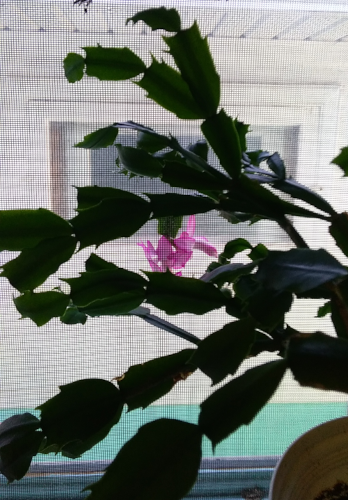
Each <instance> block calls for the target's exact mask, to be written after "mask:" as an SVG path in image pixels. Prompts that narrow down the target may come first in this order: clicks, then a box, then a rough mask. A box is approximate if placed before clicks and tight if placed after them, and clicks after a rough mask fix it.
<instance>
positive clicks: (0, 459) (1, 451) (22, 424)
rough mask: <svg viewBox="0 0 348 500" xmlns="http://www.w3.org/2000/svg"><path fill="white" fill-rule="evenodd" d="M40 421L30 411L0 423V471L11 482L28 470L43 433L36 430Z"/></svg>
mask: <svg viewBox="0 0 348 500" xmlns="http://www.w3.org/2000/svg"><path fill="white" fill-rule="evenodd" d="M39 427H40V421H39V420H38V419H37V418H36V417H34V415H31V414H30V413H23V414H22V415H14V416H13V417H10V418H8V419H6V420H4V421H3V422H2V423H1V425H0V472H1V474H3V475H4V476H5V477H6V478H7V479H8V481H9V482H10V483H11V482H12V481H14V480H15V479H17V480H19V479H21V478H22V477H23V476H24V475H25V474H26V473H27V471H28V469H29V466H30V464H31V460H32V457H33V456H34V455H36V454H37V452H38V449H39V446H40V444H41V441H42V439H43V433H42V432H37V429H38V428H39Z"/></svg>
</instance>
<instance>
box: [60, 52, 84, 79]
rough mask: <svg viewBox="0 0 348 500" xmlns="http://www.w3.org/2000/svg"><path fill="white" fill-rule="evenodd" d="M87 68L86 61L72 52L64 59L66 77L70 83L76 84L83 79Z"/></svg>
mask: <svg viewBox="0 0 348 500" xmlns="http://www.w3.org/2000/svg"><path fill="white" fill-rule="evenodd" d="M84 68H85V59H84V58H83V57H82V56H80V54H75V53H74V52H70V53H69V54H68V55H67V56H66V58H65V59H64V71H65V76H66V78H67V80H68V82H69V83H75V82H78V81H79V80H81V79H82V77H83V70H84Z"/></svg>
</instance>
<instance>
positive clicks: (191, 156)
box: [169, 136, 231, 189]
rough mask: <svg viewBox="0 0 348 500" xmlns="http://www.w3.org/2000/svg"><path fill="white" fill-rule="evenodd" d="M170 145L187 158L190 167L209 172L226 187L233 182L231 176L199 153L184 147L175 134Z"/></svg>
mask: <svg viewBox="0 0 348 500" xmlns="http://www.w3.org/2000/svg"><path fill="white" fill-rule="evenodd" d="M169 147H171V148H172V149H173V150H174V151H177V152H178V153H180V154H181V155H182V156H183V157H184V158H185V160H186V163H187V165H188V166H189V167H191V168H194V169H195V170H198V171H199V172H207V173H208V174H209V175H210V176H211V177H212V179H214V180H216V181H219V182H222V183H223V185H224V189H227V188H228V187H229V183H230V182H231V180H230V179H229V177H226V175H225V174H224V173H222V172H220V171H219V170H217V169H216V168H214V167H212V166H211V165H210V164H209V163H207V162H206V161H205V160H204V159H203V158H201V157H200V156H199V155H196V154H195V153H194V152H193V151H190V150H189V149H186V148H184V147H182V146H181V144H180V143H179V141H178V140H177V139H176V138H175V137H173V136H172V137H171V138H170V141H169Z"/></svg>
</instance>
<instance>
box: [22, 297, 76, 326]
mask: <svg viewBox="0 0 348 500" xmlns="http://www.w3.org/2000/svg"><path fill="white" fill-rule="evenodd" d="M69 300H70V299H69V296H68V295H64V293H60V292H53V291H52V292H41V293H34V292H24V294H23V295H20V296H19V297H17V298H15V299H13V301H14V303H15V306H16V308H17V311H19V312H20V313H21V315H22V318H30V319H31V320H32V321H34V323H36V324H37V326H42V325H44V324H46V323H47V322H48V321H50V320H51V319H52V318H56V317H59V316H61V315H62V314H63V313H64V311H65V309H66V308H67V307H68V305H69Z"/></svg>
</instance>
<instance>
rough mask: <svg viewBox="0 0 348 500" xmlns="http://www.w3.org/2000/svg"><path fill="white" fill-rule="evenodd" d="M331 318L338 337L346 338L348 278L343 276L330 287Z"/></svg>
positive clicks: (347, 328) (347, 330)
mask: <svg viewBox="0 0 348 500" xmlns="http://www.w3.org/2000/svg"><path fill="white" fill-rule="evenodd" d="M330 290H331V292H332V298H331V319H332V322H333V324H334V327H335V330H336V333H337V336H338V337H342V338H344V339H348V279H347V278H345V279H343V280H342V281H339V282H338V283H337V284H332V285H331V287H330Z"/></svg>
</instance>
